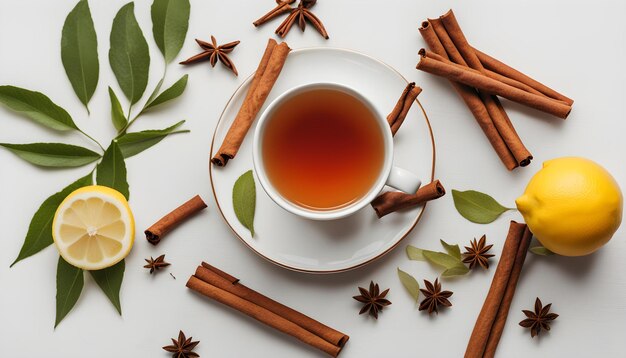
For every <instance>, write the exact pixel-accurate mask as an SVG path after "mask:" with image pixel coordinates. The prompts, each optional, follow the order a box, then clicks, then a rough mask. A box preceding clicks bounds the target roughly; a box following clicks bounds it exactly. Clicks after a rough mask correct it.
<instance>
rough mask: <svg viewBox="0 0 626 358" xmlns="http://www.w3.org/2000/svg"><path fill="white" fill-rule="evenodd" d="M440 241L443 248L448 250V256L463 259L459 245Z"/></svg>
mask: <svg viewBox="0 0 626 358" xmlns="http://www.w3.org/2000/svg"><path fill="white" fill-rule="evenodd" d="M439 241H440V242H441V246H443V248H444V249H445V250H446V252H447V253H448V254H450V255H451V256H453V257H455V258H457V259H459V260H460V259H461V249H460V248H459V245H450V244H448V243H447V242H445V241H443V240H439Z"/></svg>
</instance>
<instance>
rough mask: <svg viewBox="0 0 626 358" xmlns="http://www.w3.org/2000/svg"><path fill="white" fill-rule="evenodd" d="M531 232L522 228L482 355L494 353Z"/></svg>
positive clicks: (528, 244)
mask: <svg viewBox="0 0 626 358" xmlns="http://www.w3.org/2000/svg"><path fill="white" fill-rule="evenodd" d="M532 237H533V234H532V233H531V232H530V230H529V229H528V227H526V228H525V229H524V234H523V236H522V238H521V242H520V245H519V248H518V249H517V254H516V255H515V264H514V265H513V269H512V270H511V276H510V277H509V282H507V285H506V289H505V290H504V296H503V297H502V302H501V303H500V307H499V308H498V313H497V314H496V318H495V319H494V322H493V326H492V327H491V333H490V334H489V338H488V339H487V345H486V346H485V353H483V357H494V356H495V354H496V348H497V347H498V342H500V337H502V332H503V331H504V324H505V323H506V319H507V317H508V315H509V309H510V308H511V302H513V296H514V295H515V289H516V288H517V282H518V281H519V277H520V274H521V273H522V267H524V261H525V260H526V253H528V247H529V246H530V240H531V239H532Z"/></svg>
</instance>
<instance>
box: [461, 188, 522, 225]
mask: <svg viewBox="0 0 626 358" xmlns="http://www.w3.org/2000/svg"><path fill="white" fill-rule="evenodd" d="M452 199H453V200H454V207H456V210H457V211H458V212H459V214H461V215H462V216H463V217H464V218H466V219H467V220H469V221H471V222H474V223H477V224H488V223H490V222H493V221H494V220H496V219H497V218H498V217H499V216H500V215H502V213H504V212H506V211H508V210H513V209H511V208H506V207H504V206H502V205H500V204H499V203H498V202H497V201H496V200H495V199H494V198H492V197H491V196H489V195H487V194H484V193H481V192H478V191H475V190H467V191H458V190H454V189H453V190H452Z"/></svg>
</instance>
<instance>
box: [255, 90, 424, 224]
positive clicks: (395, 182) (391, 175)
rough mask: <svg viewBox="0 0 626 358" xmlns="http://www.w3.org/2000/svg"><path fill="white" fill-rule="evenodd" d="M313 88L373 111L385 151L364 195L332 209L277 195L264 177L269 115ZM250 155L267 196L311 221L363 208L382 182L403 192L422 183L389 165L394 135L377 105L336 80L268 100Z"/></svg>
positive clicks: (287, 92) (335, 217)
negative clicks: (345, 96)
mask: <svg viewBox="0 0 626 358" xmlns="http://www.w3.org/2000/svg"><path fill="white" fill-rule="evenodd" d="M316 89H331V90H338V91H341V92H344V93H346V94H349V95H351V96H352V97H354V98H356V99H358V100H359V101H360V102H361V103H362V104H363V105H365V107H367V108H368V109H369V110H370V111H371V112H372V114H374V117H375V118H376V120H377V122H378V124H379V127H380V132H381V133H382V135H383V143H384V150H385V153H384V161H383V165H382V168H381V170H380V174H379V175H378V179H377V180H376V181H375V183H374V184H373V185H372V186H371V188H370V190H369V191H368V192H367V194H365V195H364V196H363V197H362V198H361V199H359V200H357V201H355V202H353V203H350V204H349V205H346V206H343V207H341V208H338V209H333V210H313V209H310V208H305V207H302V206H299V205H297V204H295V203H292V202H291V201H289V200H287V199H285V198H284V197H283V196H282V195H281V194H280V192H278V190H276V188H275V187H274V186H273V185H272V183H271V181H270V180H269V178H268V177H267V173H266V171H265V168H264V165H263V155H262V152H263V151H262V148H263V137H264V136H263V134H264V131H265V128H267V125H268V123H270V122H271V121H272V117H273V114H274V112H275V111H276V109H277V108H279V107H280V106H281V104H283V102H285V100H287V99H289V98H291V97H292V96H294V95H297V94H300V93H303V92H307V91H311V90H316ZM252 156H253V160H254V170H255V171H256V174H257V177H258V179H259V182H260V183H261V186H262V187H263V189H264V190H265V192H266V193H267V195H269V197H270V198H272V200H273V201H274V202H276V204H278V205H279V206H280V207H282V208H283V209H285V210H287V211H289V212H291V213H293V214H296V215H298V216H301V217H303V218H307V219H313V220H335V219H340V218H343V217H346V216H349V215H352V214H354V213H355V212H357V211H358V210H360V209H362V208H363V207H364V206H366V205H368V204H369V203H370V202H371V201H372V200H374V198H375V197H376V196H377V195H378V194H379V193H380V192H381V191H382V189H383V187H384V186H385V185H389V186H391V187H393V188H396V189H398V190H400V191H403V192H406V193H415V192H416V191H417V189H419V187H420V185H421V183H422V182H421V181H420V179H419V178H418V177H417V176H416V175H415V174H413V173H411V172H409V171H407V170H405V169H402V168H398V167H395V166H393V165H392V163H393V136H392V134H391V129H390V127H389V123H388V122H387V119H386V118H385V117H384V116H382V115H381V114H380V113H379V112H378V111H377V110H376V108H375V107H374V106H373V105H372V103H371V102H370V101H369V100H368V99H367V98H365V97H363V96H362V95H361V94H360V93H358V92H357V91H356V90H354V89H352V88H350V87H347V86H344V85H341V84H337V83H311V84H306V85H302V86H298V87H294V88H292V89H290V90H288V91H286V92H285V93H283V94H281V95H280V96H278V97H277V98H276V99H275V100H274V101H272V103H270V105H269V106H268V107H267V108H266V109H265V111H264V112H263V113H262V114H261V117H260V118H259V122H258V124H257V127H256V130H255V132H254V143H253V147H252Z"/></svg>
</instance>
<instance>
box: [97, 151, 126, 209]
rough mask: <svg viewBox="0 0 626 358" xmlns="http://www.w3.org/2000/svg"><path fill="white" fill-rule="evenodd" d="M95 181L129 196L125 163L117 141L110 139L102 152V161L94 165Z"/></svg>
mask: <svg viewBox="0 0 626 358" xmlns="http://www.w3.org/2000/svg"><path fill="white" fill-rule="evenodd" d="M96 183H98V185H104V186H108V187H109V188H113V189H115V190H117V191H119V192H120V193H122V195H124V196H125V197H126V199H128V198H129V195H130V191H129V189H128V182H127V181H126V163H124V156H123V155H122V151H121V150H120V147H119V146H118V145H117V142H115V141H112V142H111V145H109V148H108V149H107V150H106V152H104V156H102V161H101V162H100V164H98V166H97V167H96Z"/></svg>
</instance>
